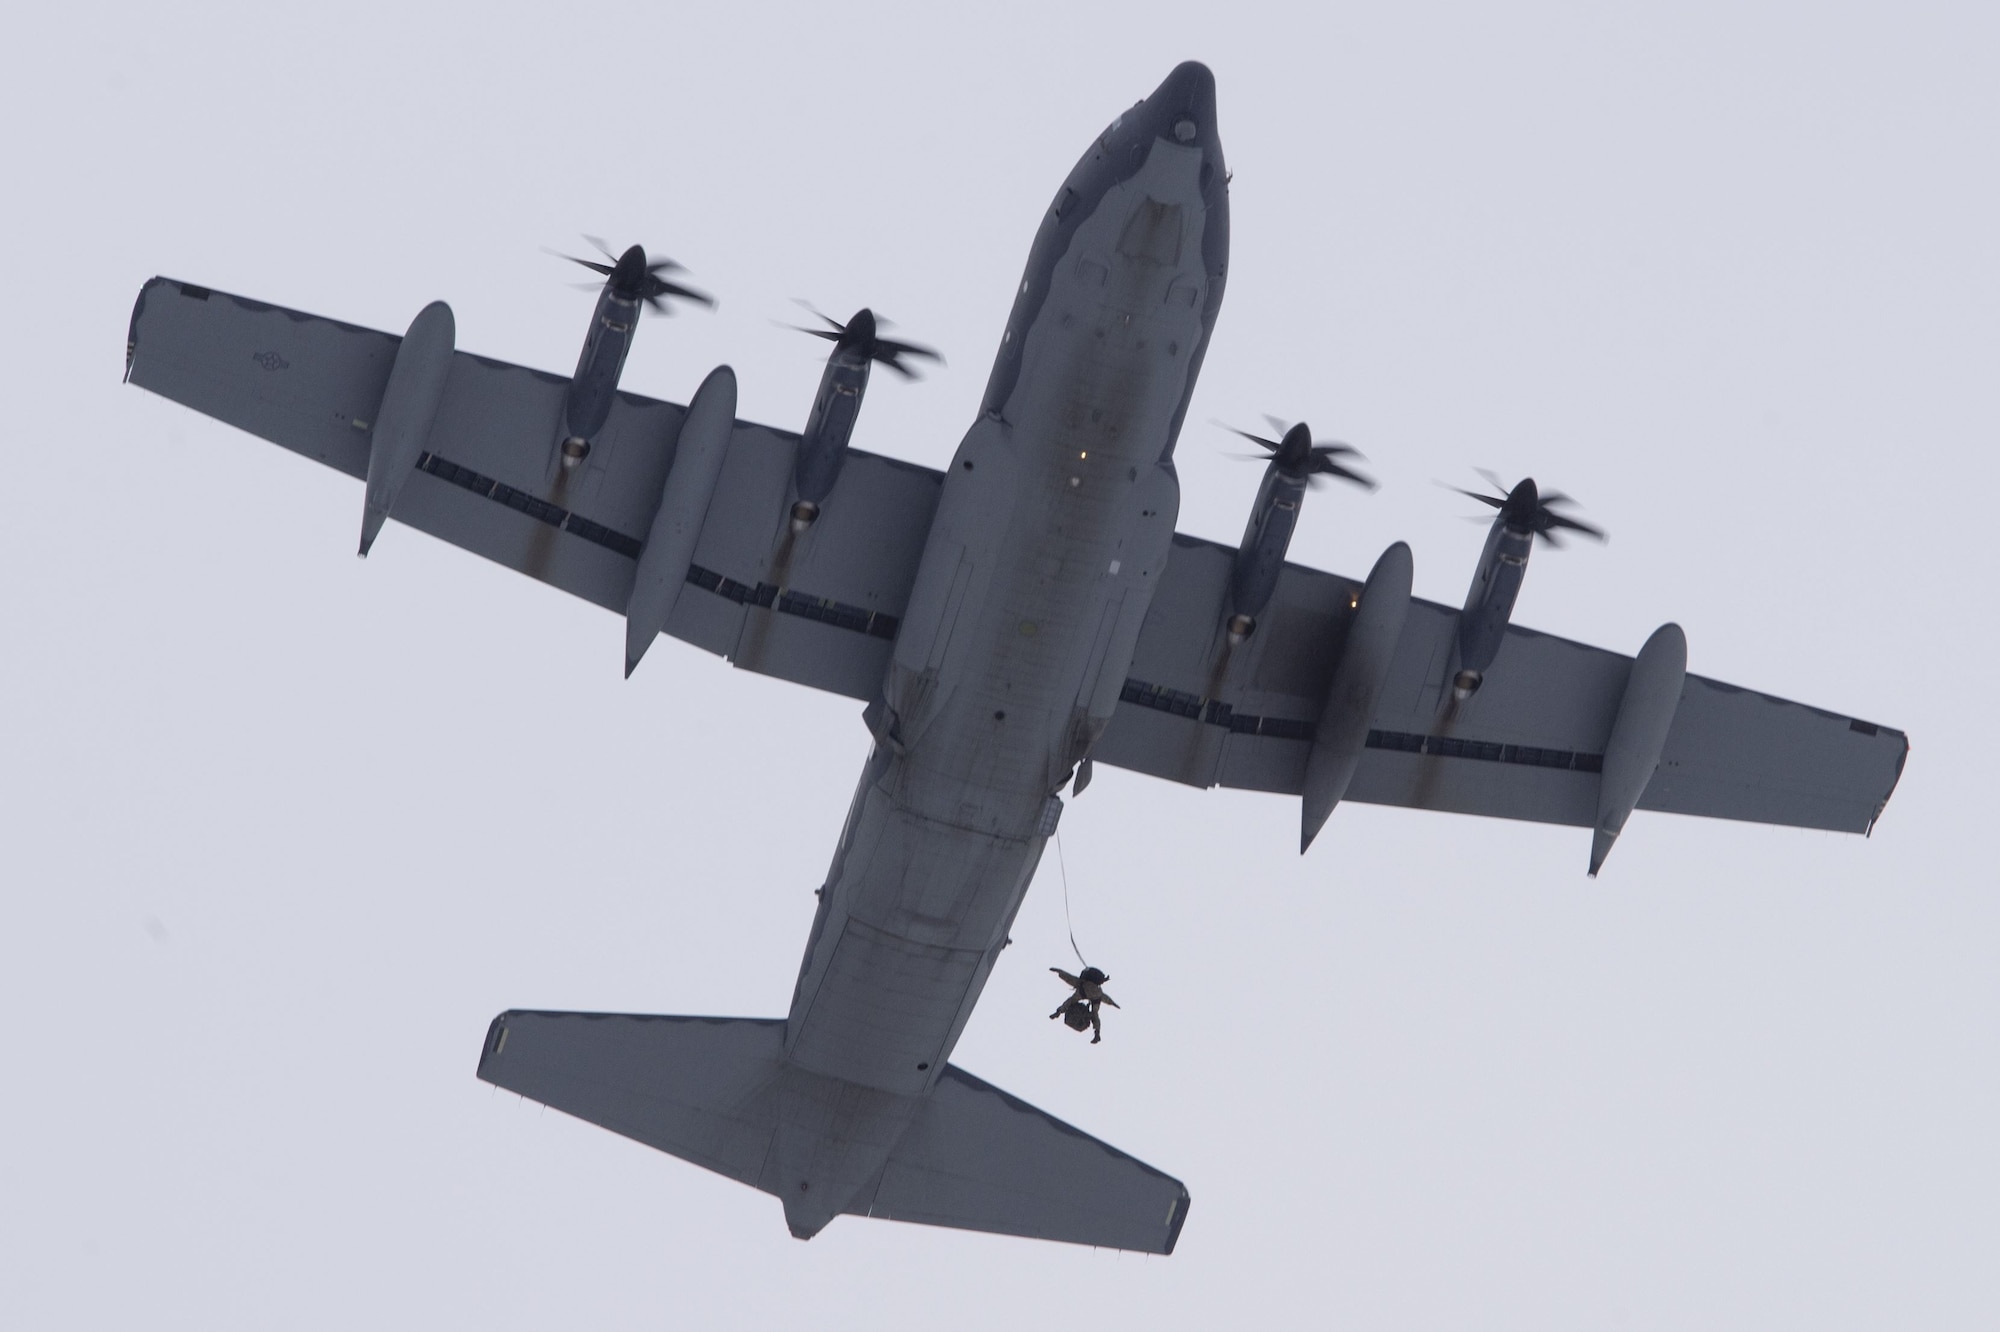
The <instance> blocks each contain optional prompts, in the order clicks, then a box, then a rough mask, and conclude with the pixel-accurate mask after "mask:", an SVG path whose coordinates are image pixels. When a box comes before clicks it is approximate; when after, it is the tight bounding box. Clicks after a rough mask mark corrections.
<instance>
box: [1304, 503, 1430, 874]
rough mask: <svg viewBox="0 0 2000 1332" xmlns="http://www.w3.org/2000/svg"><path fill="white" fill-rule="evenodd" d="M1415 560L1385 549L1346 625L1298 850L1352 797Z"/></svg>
mask: <svg viewBox="0 0 2000 1332" xmlns="http://www.w3.org/2000/svg"><path fill="white" fill-rule="evenodd" d="M1414 569H1415V562H1414V561H1413V560H1412V559H1411V558H1410V548H1409V547H1408V546H1407V545H1405V544H1404V543H1403V542H1401V541H1398V542H1397V543H1396V544H1395V545H1393V546H1391V547H1389V549H1387V550H1385V551H1383V552H1382V558H1380V559H1378V560H1376V561H1375V567H1374V569H1372V570H1371V571H1369V574H1368V582H1367V583H1366V584H1365V585H1364V586H1363V587H1362V589H1361V605H1360V608H1359V609H1358V610H1356V611H1355V613H1354V620H1353V622H1352V623H1351V624H1349V625H1348V626H1347V645H1346V646H1345V647H1344V648H1342V649H1341V653H1340V664H1339V665H1337V666H1335V667H1334V669H1333V683H1332V684H1331V685H1329V686H1328V687H1327V691H1326V702H1325V703H1324V704H1322V705H1321V706H1320V710H1319V725H1318V727H1316V728H1315V729H1314V731H1313V743H1312V751H1311V752H1310V753H1309V754H1307V756H1306V781H1305V791H1304V796H1303V802H1302V805H1301V809H1300V816H1301V817H1300V825H1299V854H1300V855H1304V854H1305V851H1306V848H1307V847H1309V846H1311V845H1312V841H1313V838H1315V837H1317V836H1319V830H1320V829H1321V828H1322V827H1324V826H1326V820H1327V816H1328V815H1330V814H1332V813H1333V807H1334V806H1335V805H1337V804H1339V803H1340V799H1341V797H1342V796H1344V795H1346V794H1347V787H1348V784H1349V783H1350V782H1352V781H1353V780H1354V770H1355V768H1357V767H1358V766H1360V763H1361V751H1362V748H1363V747H1364V746H1365V745H1366V744H1367V742H1368V723H1369V721H1370V720H1372V719H1373V717H1374V716H1375V704H1376V702H1377V701H1378V700H1380V699H1381V697H1382V686H1383V684H1384V683H1386V682H1387V680H1388V678H1389V663H1390V662H1391V661H1392V660H1393V659H1394V658H1395V655H1396V643H1397V640H1399V639H1400V638H1402V636H1403V619H1404V617H1405V616H1406V615H1408V614H1409V610H1410V579H1411V576H1412V574H1413V572H1414Z"/></svg>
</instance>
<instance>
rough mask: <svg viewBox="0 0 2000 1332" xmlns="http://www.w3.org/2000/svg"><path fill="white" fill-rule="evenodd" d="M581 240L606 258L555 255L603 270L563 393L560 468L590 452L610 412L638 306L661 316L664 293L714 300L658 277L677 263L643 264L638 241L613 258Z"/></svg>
mask: <svg viewBox="0 0 2000 1332" xmlns="http://www.w3.org/2000/svg"><path fill="white" fill-rule="evenodd" d="M584 239H585V240H587V241H589V242H590V243H591V244H592V245H594V246H596V247H597V249H598V250H599V251H600V252H601V253H602V254H603V255H604V257H605V258H606V259H609V260H611V262H610V263H599V262H597V261H596V260H595V259H579V258H577V257H576V256H575V255H569V254H565V255H562V256H560V257H561V258H564V259H567V260H569V261H570V262H571V263H573V264H581V265H583V266H584V267H585V268H588V269H589V270H590V271H591V272H593V273H602V274H604V279H605V280H604V288H603V290H602V291H600V292H599V293H598V296H597V312H596V314H595V316H594V317H593V318H592V319H591V321H590V332H589V333H587V334H585V335H584V339H583V354H582V355H581V356H579V357H578V358H577V362H576V374H575V375H574V376H573V377H572V378H571V379H570V381H569V396H568V397H567V398H565V399H564V401H563V425H562V445H561V454H562V465H563V466H564V467H575V466H576V465H577V464H578V463H580V462H582V461H583V460H584V459H585V458H588V457H589V456H590V442H591V440H592V439H594V438H596V436H597V432H598V431H600V430H602V429H604V422H605V420H606V418H608V417H609V416H610V415H611V402H612V398H613V397H614V396H615V395H616V394H617V392H618V377H619V376H620V375H621V374H623V373H624V370H625V356H626V353H628V352H630V351H631V350H632V333H633V330H634V329H635V328H636V327H637V326H638V323H639V307H640V306H641V305H642V304H643V305H646V306H648V307H649V308H651V309H653V310H656V311H658V312H659V313H661V314H672V313H673V310H672V308H671V307H669V306H668V304H667V300H668V298H669V297H679V298H680V299H682V300H689V301H694V302H696V303H697V304H700V305H708V306H713V305H714V304H715V299H714V297H712V296H708V295H705V294H704V293H702V292H698V291H695V290H693V289H691V288H688V287H683V286H681V285H680V284H678V283H675V282H670V281H668V280H667V279H666V278H663V277H661V276H660V274H662V273H672V272H678V271H680V265H679V264H677V263H675V262H674V261H673V260H671V259H655V260H653V261H652V262H651V263H648V262H646V251H645V248H644V247H643V246H638V245H634V246H632V247H631V248H630V249H628V250H626V251H625V253H623V254H621V255H619V256H617V257H616V258H615V259H613V258H612V255H611V251H610V250H609V249H608V248H606V246H605V244H604V242H603V241H601V240H598V239H597V238H596V237H595V236H586V237H584Z"/></svg>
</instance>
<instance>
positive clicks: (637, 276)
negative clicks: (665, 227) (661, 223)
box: [549, 236, 715, 314]
mask: <svg viewBox="0 0 2000 1332" xmlns="http://www.w3.org/2000/svg"><path fill="white" fill-rule="evenodd" d="M584 239H585V240H587V241H589V242H590V243H591V245H592V246H594V247H595V248H596V250H597V252H598V253H599V254H601V255H603V256H604V257H605V258H606V259H608V260H610V262H609V263H599V262H598V261H597V260H595V259H579V258H577V257H576V256H575V255H573V254H563V253H562V252H560V251H558V250H550V251H549V253H550V254H553V255H555V256H556V257H557V258H558V259H567V260H569V261H570V262H571V263H573V264H581V265H583V266H584V267H585V268H587V269H589V270H590V271H591V272H593V273H602V274H603V275H604V276H605V277H607V278H610V279H611V284H612V287H613V288H614V289H615V290H616V291H617V292H618V294H619V295H620V296H623V297H624V298H625V299H626V300H629V301H644V302H645V303H646V304H647V305H648V306H650V307H651V308H652V309H653V310H654V311H656V312H658V313H660V314H672V313H673V309H672V308H671V307H670V306H669V305H668V304H667V299H668V298H669V297H678V298H679V299H681V300H686V301H693V302H695V303H696V304H697V305H706V306H710V307H711V308H712V307H713V306H714V305H715V298H714V297H713V296H710V295H709V294H708V293H707V292H701V291H696V290H694V288H692V287H683V286H681V285H680V284H679V283H677V282H669V281H668V280H667V279H665V278H663V277H661V276H660V274H662V273H680V272H685V271H686V270H685V269H683V268H682V267H681V266H680V265H679V264H677V263H675V262H674V261H673V260H671V259H655V260H654V261H653V262H651V263H647V262H646V250H645V247H644V246H640V245H634V246H632V247H631V248H630V249H628V250H626V251H625V253H623V254H617V255H614V254H613V253H611V247H610V246H608V245H606V244H605V243H604V242H603V241H601V240H599V239H598V238H597V237H595V236H585V237H584Z"/></svg>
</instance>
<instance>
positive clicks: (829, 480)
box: [792, 306, 944, 532]
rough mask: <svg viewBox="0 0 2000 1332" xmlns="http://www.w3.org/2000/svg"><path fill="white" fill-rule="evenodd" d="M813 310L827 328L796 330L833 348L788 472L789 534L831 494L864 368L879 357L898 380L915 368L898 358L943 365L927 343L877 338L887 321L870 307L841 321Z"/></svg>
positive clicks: (862, 389) (808, 521)
mask: <svg viewBox="0 0 2000 1332" xmlns="http://www.w3.org/2000/svg"><path fill="white" fill-rule="evenodd" d="M806 308H808V309H811V308H812V307H810V306H808V307H806ZM813 313H814V314H815V315H819V317H820V318H821V319H823V320H825V321H826V323H827V325H828V327H826V328H799V332H801V333H810V334H812V335H813V336H814V337H816V338H825V339H826V340H827V341H828V342H831V343H832V344H833V351H832V352H831V353H830V354H829V355H828V356H827V358H826V370H825V371H824V373H822V374H821V375H820V377H819V392H818V393H817V394H815V395H814V397H813V405H812V414H811V415H810V416H808V417H807V418H806V429H805V434H804V435H803V436H802V437H801V438H800V440H799V456H798V462H797V464H796V465H795V467H794V468H793V473H792V481H793V489H794V490H796V491H797V493H798V498H797V502H796V503H794V504H793V505H792V530H793V531H794V532H803V531H804V530H805V529H806V528H808V527H810V526H812V524H813V520H814V519H816V518H818V517H819V508H820V505H822V504H824V503H826V497H827V496H828V495H830V494H832V493H833V483H834V482H836V481H838V480H839V479H840V465H841V463H842V462H844V461H845V460H846V458H847V441H848V439H849V437H850V436H852V435H853V433H854V422H855V421H856V419H858V418H859V417H860V415H861V395H862V394H864V393H866V392H867V391H868V370H869V367H870V366H872V365H873V364H874V363H875V362H877V361H880V362H881V363H882V364H883V365H886V366H888V367H889V368H890V369H891V370H894V371H895V372H896V373H897V374H899V375H901V376H902V377H903V378H905V379H915V378H916V377H917V372H916V371H914V370H912V369H911V368H910V367H909V366H907V365H905V364H903V358H904V357H906V356H911V357H920V358H922V359H925V360H931V361H936V362H938V363H939V364H940V365H942V364H943V363H944V358H943V357H942V356H939V355H938V354H937V353H936V352H934V351H932V350H931V349H930V348H928V347H919V346H917V345H916V344H915V343H911V342H897V341H895V340H894V339H892V338H885V337H882V336H880V334H879V333H878V331H877V325H878V324H884V323H887V322H888V321H887V320H883V319H878V318H877V317H876V315H875V312H874V311H872V310H869V309H865V308H864V309H862V310H860V311H857V312H856V314H855V316H854V317H853V318H852V319H850V320H848V321H847V322H846V323H844V324H843V323H841V322H840V321H839V320H837V319H834V318H832V317H830V316H828V315H823V314H820V312H819V311H817V310H813ZM792 327H794V328H798V327H799V326H798V325H796V324H794V325H793V326H792Z"/></svg>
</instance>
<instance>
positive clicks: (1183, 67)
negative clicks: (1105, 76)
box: [1146, 60, 1215, 143]
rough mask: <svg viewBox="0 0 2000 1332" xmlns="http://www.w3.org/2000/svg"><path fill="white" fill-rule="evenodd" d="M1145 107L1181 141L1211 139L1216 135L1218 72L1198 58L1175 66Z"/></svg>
mask: <svg viewBox="0 0 2000 1332" xmlns="http://www.w3.org/2000/svg"><path fill="white" fill-rule="evenodd" d="M1146 107H1147V109H1148V110H1149V111H1151V112H1153V113H1154V114H1155V115H1156V116H1157V117H1158V118H1159V120H1160V122H1161V123H1162V124H1163V125H1165V126H1166V132H1167V134H1169V135H1171V136H1172V137H1174V138H1176V139H1178V140H1180V141H1181V142H1182V143H1195V142H1199V141H1202V140H1212V139H1213V136H1214V134H1215V75H1214V74H1212V73H1210V72H1209V68H1208V66H1207V65H1204V64H1202V63H1201V62H1200V61H1199V60H1187V61H1183V62H1181V63H1180V64H1178V65H1176V66H1174V69H1173V72H1172V73H1171V74H1169V75H1167V77H1166V79H1165V80H1164V81H1163V82H1162V83H1161V84H1160V86H1159V87H1157V88H1155V89H1154V90H1153V95H1152V96H1151V97H1148V98H1147V99H1146Z"/></svg>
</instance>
